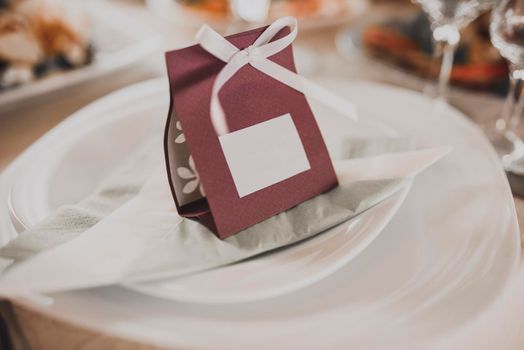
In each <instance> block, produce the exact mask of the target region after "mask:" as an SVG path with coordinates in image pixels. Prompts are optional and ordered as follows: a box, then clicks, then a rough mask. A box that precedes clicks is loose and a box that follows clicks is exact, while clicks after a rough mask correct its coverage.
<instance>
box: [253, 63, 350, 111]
mask: <svg viewBox="0 0 524 350" xmlns="http://www.w3.org/2000/svg"><path fill="white" fill-rule="evenodd" d="M250 64H251V65H252V66H253V67H255V68H256V69H258V70H259V71H261V72H263V73H265V74H267V75H269V76H270V77H272V78H273V79H275V80H278V81H279V82H281V83H282V84H285V85H288V86H289V87H291V88H293V89H295V90H297V91H300V92H301V93H303V94H304V95H306V96H308V97H311V98H314V99H315V100H317V101H319V102H321V103H322V104H324V105H326V106H328V107H331V109H333V110H335V111H337V112H339V113H340V114H342V115H343V116H345V117H347V118H349V119H352V120H355V121H356V120H358V116H357V109H356V107H355V105H354V104H353V103H351V102H349V101H348V100H346V99H344V98H343V97H340V96H338V95H336V94H334V93H332V92H331V91H329V90H328V89H326V88H324V87H322V86H320V85H318V84H315V83H313V82H312V81H310V80H308V79H306V78H304V77H302V76H300V75H298V74H296V73H295V72H292V71H290V70H288V69H286V68H284V67H282V66H281V65H279V64H277V63H275V62H273V61H270V60H268V59H262V60H257V61H252V62H250Z"/></svg>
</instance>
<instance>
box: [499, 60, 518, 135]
mask: <svg viewBox="0 0 524 350" xmlns="http://www.w3.org/2000/svg"><path fill="white" fill-rule="evenodd" d="M523 77H524V69H523V68H518V67H516V66H514V65H510V74H509V91H508V96H507V97H506V103H505V105H504V110H503V113H502V119H500V120H499V121H497V125H496V127H497V129H498V130H500V131H510V130H514V129H515V128H516V126H517V125H518V124H519V123H520V119H521V117H522V111H523V109H524V99H523V98H522V87H523V86H522V82H523V80H522V79H523Z"/></svg>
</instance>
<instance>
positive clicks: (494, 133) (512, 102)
mask: <svg viewBox="0 0 524 350" xmlns="http://www.w3.org/2000/svg"><path fill="white" fill-rule="evenodd" d="M490 34H491V41H492V43H493V45H494V46H495V47H496V48H497V49H498V50H499V52H500V54H501V55H502V56H503V57H504V58H506V60H507V61H508V62H509V70H510V72H509V78H510V86H509V92H508V96H507V98H506V104H505V107H504V110H503V112H502V117H501V118H499V119H498V120H497V121H496V123H495V125H492V126H491V127H489V128H488V129H487V130H486V132H487V135H488V138H489V139H490V141H491V142H492V144H493V146H494V147H495V149H496V150H497V153H498V154H499V156H500V157H501V159H502V161H503V165H504V168H505V169H506V170H508V171H511V172H514V173H517V174H521V175H522V174H524V142H523V141H522V139H521V138H520V137H519V136H518V134H517V129H516V127H517V125H518V123H519V122H520V119H521V117H522V112H523V108H524V99H523V98H522V97H521V96H522V93H523V81H524V0H501V1H500V2H499V4H498V5H497V6H496V7H495V9H494V10H493V15H492V20H491V25H490Z"/></svg>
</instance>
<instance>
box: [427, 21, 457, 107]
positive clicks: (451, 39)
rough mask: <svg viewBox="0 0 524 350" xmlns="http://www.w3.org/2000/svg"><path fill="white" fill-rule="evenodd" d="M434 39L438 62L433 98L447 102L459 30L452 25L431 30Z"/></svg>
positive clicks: (436, 60)
mask: <svg viewBox="0 0 524 350" xmlns="http://www.w3.org/2000/svg"><path fill="white" fill-rule="evenodd" d="M433 38H434V39H435V51H434V52H435V54H434V56H435V57H434V58H435V62H440V68H439V70H438V80H437V86H436V91H435V93H436V94H435V98H436V99H441V100H447V98H448V90H449V80H450V77H451V70H452V68H453V58H454V56H455V51H456V49H457V45H458V43H459V41H460V32H459V30H458V29H457V28H456V27H455V26H452V25H443V26H440V27H437V28H435V29H434V30H433Z"/></svg>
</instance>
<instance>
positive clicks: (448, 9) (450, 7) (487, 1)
mask: <svg viewBox="0 0 524 350" xmlns="http://www.w3.org/2000/svg"><path fill="white" fill-rule="evenodd" d="M413 2H415V3H418V4H420V6H421V7H422V10H424V12H425V13H426V14H427V16H428V18H429V21H430V23H431V29H432V31H433V39H434V41H435V51H434V52H435V54H434V55H435V60H436V61H439V62H440V69H439V74H438V81H437V86H436V89H435V97H436V98H437V99H442V100H447V96H448V88H449V79H450V76H451V69H452V68H453V56H454V54H455V51H456V48H457V45H458V43H459V42H460V30H461V29H462V28H464V27H465V26H466V25H468V24H469V23H470V22H471V21H473V20H474V19H475V18H477V17H478V16H479V15H480V14H481V13H482V12H484V11H486V10H487V9H489V8H490V7H491V6H493V4H494V3H496V2H497V0H413Z"/></svg>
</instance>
